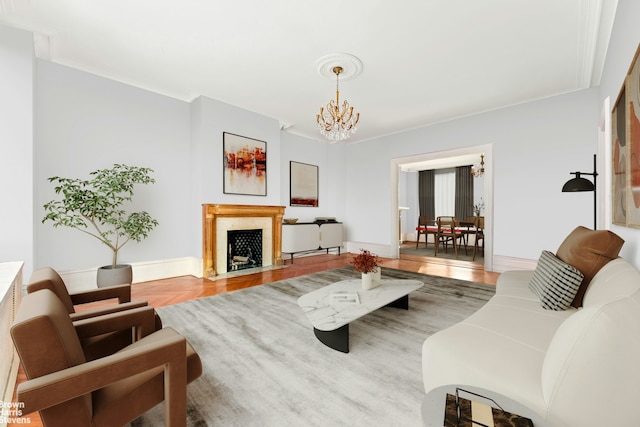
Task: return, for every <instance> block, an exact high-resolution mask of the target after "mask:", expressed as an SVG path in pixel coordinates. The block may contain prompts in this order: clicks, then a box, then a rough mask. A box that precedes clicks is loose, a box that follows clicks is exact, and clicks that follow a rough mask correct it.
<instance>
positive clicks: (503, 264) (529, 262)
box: [493, 255, 538, 273]
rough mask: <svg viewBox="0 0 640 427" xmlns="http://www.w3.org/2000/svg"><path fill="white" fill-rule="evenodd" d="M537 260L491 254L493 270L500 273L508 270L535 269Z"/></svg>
mask: <svg viewBox="0 0 640 427" xmlns="http://www.w3.org/2000/svg"><path fill="white" fill-rule="evenodd" d="M537 264H538V260H535V259H528V258H516V257H508V256H502V255H494V256H493V271H496V272H498V273H502V272H504V271H509V270H535V269H536V265H537Z"/></svg>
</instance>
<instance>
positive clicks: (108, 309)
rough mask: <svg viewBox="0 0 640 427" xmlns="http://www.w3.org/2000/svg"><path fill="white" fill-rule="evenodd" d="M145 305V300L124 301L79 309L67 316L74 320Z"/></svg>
mask: <svg viewBox="0 0 640 427" xmlns="http://www.w3.org/2000/svg"><path fill="white" fill-rule="evenodd" d="M146 306H148V303H147V302H146V301H132V302H125V303H124V304H118V305H110V306H109V307H100V308H94V309H91V310H83V311H79V312H77V313H71V314H69V317H71V320H73V321H75V320H81V319H88V318H90V317H96V316H103V315H105V314H110V313H117V312H120V311H126V310H131V309H133V308H139V307H146Z"/></svg>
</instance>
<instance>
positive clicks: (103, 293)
mask: <svg viewBox="0 0 640 427" xmlns="http://www.w3.org/2000/svg"><path fill="white" fill-rule="evenodd" d="M42 289H49V290H50V291H52V292H53V293H54V294H55V295H56V296H57V297H58V299H60V301H61V302H62V304H63V306H64V307H65V309H66V310H67V312H68V314H69V317H70V318H71V320H72V321H73V322H77V321H80V320H84V319H90V318H94V317H96V316H104V315H107V314H112V313H118V312H124V311H128V310H132V309H137V308H141V307H146V306H148V304H147V302H146V301H131V285H118V286H111V287H107V288H98V289H92V290H89V291H83V292H77V293H69V290H68V289H67V286H66V285H65V283H64V281H63V280H62V277H60V275H59V274H58V272H56V271H55V270H54V269H53V268H50V267H44V268H40V269H37V270H35V271H34V272H33V273H32V274H31V277H30V278H29V283H28V284H27V293H33V292H36V291H38V290H42ZM110 299H117V300H118V303H117V304H109V305H107V306H105V307H99V308H93V309H88V310H82V311H79V312H77V311H76V309H75V306H76V305H80V304H86V303H90V302H96V301H105V300H110ZM152 310H153V308H152ZM152 315H153V317H154V321H155V329H154V330H160V329H162V320H161V319H160V316H158V314H157V313H156V312H155V310H154V311H153V313H152ZM131 343H132V335H131V333H130V332H129V331H127V330H116V331H115V332H111V333H105V334H104V335H100V336H92V337H86V338H82V339H81V344H82V348H83V349H84V351H85V356H86V357H87V359H89V360H93V359H96V358H98V357H102V356H104V355H106V354H111V353H113V352H115V351H117V350H119V349H121V348H123V347H125V346H127V345H129V344H131Z"/></svg>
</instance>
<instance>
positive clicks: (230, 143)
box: [223, 132, 267, 196]
mask: <svg viewBox="0 0 640 427" xmlns="http://www.w3.org/2000/svg"><path fill="white" fill-rule="evenodd" d="M223 174H224V176H223V192H224V194H247V195H251V196H266V195H267V143H266V142H264V141H259V140H257V139H253V138H247V137H245V136H240V135H235V134H233V133H229V132H224V133H223Z"/></svg>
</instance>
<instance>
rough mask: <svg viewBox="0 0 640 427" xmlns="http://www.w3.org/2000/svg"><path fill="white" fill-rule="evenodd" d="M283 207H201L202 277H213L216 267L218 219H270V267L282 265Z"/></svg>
mask: <svg viewBox="0 0 640 427" xmlns="http://www.w3.org/2000/svg"><path fill="white" fill-rule="evenodd" d="M284 209H285V207H284V206H260V205H217V204H203V205H202V261H203V272H202V274H203V277H212V276H215V275H216V274H218V273H217V271H218V266H217V265H216V233H217V231H216V228H217V227H216V220H217V219H218V218H223V217H226V218H242V217H245V218H256V217H270V218H271V227H272V231H271V236H272V239H271V245H272V260H271V262H272V265H282V264H283V261H282V217H283V216H284Z"/></svg>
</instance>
